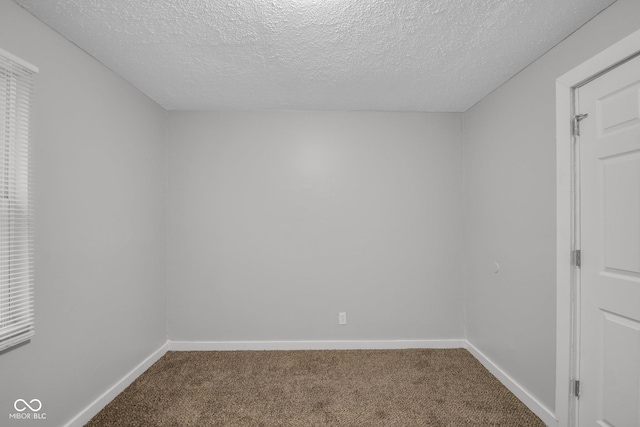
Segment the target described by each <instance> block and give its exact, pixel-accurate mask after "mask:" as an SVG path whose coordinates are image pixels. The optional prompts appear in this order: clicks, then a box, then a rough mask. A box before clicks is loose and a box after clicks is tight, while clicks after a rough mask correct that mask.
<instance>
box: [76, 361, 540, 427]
mask: <svg viewBox="0 0 640 427" xmlns="http://www.w3.org/2000/svg"><path fill="white" fill-rule="evenodd" d="M87 426H90V427H98V426H118V427H125V426H141V427H150V426H197V427H204V426H232V427H235V426H305V427H306V426H385V427H388V426H456V427H458V426H510V427H516V426H544V423H543V422H542V421H541V420H540V419H539V418H537V417H536V416H535V415H534V414H533V413H532V412H531V411H530V410H529V409H528V408H527V407H526V406H525V405H524V404H523V403H522V402H520V401H519V400H518V399H517V398H516V397H515V396H514V395H513V394H512V393H511V392H509V391H508V390H507V389H506V388H505V387H504V386H503V385H502V384H501V383H500V382H499V381H498V380H497V379H496V378H495V377H494V376H493V375H491V374H490V373H489V372H488V371H487V370H486V369H485V368H484V367H483V366H482V365H481V364H480V363H479V362H478V361H477V360H476V359H475V358H474V357H473V356H472V355H471V353H469V352H468V351H467V350H464V349H451V350H450V349H446V350H439V349H438V350H431V349H429V350H422V349H419V350H340V351H333V350H331V351H329V350H324V351H229V352H217V351H207V352H204V351H203V352H168V353H167V354H166V355H165V356H163V357H162V358H161V359H160V360H159V361H158V362H156V363H155V364H154V365H153V366H152V367H151V368H149V369H148V370H147V371H146V372H145V373H143V374H142V375H141V376H140V377H139V378H138V379H136V380H135V381H134V382H133V383H132V384H131V385H130V386H129V387H128V388H127V389H126V390H125V391H123V392H122V393H121V394H120V395H118V396H117V397H116V398H115V399H114V400H113V401H112V402H111V403H109V404H108V405H107V406H106V407H105V408H104V409H103V410H102V411H101V412H100V413H98V414H97V415H96V416H95V417H94V418H93V419H92V420H91V421H90V422H89V423H88V424H87Z"/></svg>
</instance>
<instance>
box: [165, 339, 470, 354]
mask: <svg viewBox="0 0 640 427" xmlns="http://www.w3.org/2000/svg"><path fill="white" fill-rule="evenodd" d="M466 344H467V342H466V340H464V339H451V340H355V341H353V340H352V341H349V340H336V341H169V350H173V351H230V350H387V349H389V350H395V349H405V348H466Z"/></svg>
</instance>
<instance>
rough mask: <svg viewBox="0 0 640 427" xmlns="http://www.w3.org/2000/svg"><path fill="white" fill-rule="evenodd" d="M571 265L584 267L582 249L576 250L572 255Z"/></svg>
mask: <svg viewBox="0 0 640 427" xmlns="http://www.w3.org/2000/svg"><path fill="white" fill-rule="evenodd" d="M571 263H572V264H573V265H575V266H576V267H578V268H580V267H582V251H581V250H580V249H576V250H575V251H573V252H572V254H571Z"/></svg>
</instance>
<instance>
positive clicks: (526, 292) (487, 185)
mask: <svg viewBox="0 0 640 427" xmlns="http://www.w3.org/2000/svg"><path fill="white" fill-rule="evenodd" d="M639 28H640V1H638V0H618V1H617V2H616V3H614V4H613V6H611V7H610V8H609V9H607V10H605V11H604V12H603V13H601V14H600V15H598V16H597V17H596V18H594V19H593V20H592V21H590V22H589V23H588V24H586V25H585V26H584V27H582V28H581V29H580V30H579V31H577V32H576V33H574V34H573V35H572V36H571V37H569V38H568V39H566V40H565V41H564V42H562V43H560V44H559V45H558V46H556V47H555V48H554V49H552V50H551V51H549V52H548V53H547V54H545V55H544V56H542V57H541V58H540V59H538V60H537V61H536V62H534V63H533V64H532V65H530V66H529V67H528V68H526V69H525V70H524V71H522V72H521V73H520V74H518V75H517V76H516V77H515V78H513V79H511V80H510V81H509V82H507V83H506V84H505V85H503V86H501V87H500V88H499V89H497V90H496V91H495V92H493V93H492V94H491V95H489V96H487V97H486V98H484V99H483V100H482V101H480V102H479V103H478V104H476V105H475V106H474V107H473V108H471V109H469V110H468V111H467V112H466V113H465V114H464V116H463V120H464V182H465V184H464V185H465V191H464V200H465V201H464V224H465V235H464V248H465V258H464V265H465V269H466V271H465V279H464V280H465V292H466V295H465V297H466V299H465V307H466V319H467V338H468V340H469V341H470V342H471V343H472V344H474V345H475V346H476V347H477V348H478V349H480V351H482V352H483V353H485V354H486V355H487V356H488V357H489V358H490V359H491V360H493V361H494V362H495V363H496V364H498V365H499V366H500V367H501V368H502V369H503V370H504V371H506V372H507V373H508V374H509V375H511V376H512V377H513V378H514V379H515V380H516V381H517V382H519V383H520V384H521V385H522V386H524V387H525V388H526V389H528V390H529V392H530V393H532V394H533V396H535V397H536V398H538V399H539V400H540V401H541V402H542V403H543V404H544V405H545V406H547V407H548V408H549V409H550V410H551V411H552V412H553V411H554V408H555V357H556V355H555V341H556V333H555V331H556V323H555V322H556V304H555V296H556V282H555V273H556V264H555V260H556V246H555V245H556V234H555V229H556V225H555V224H556V211H555V209H556V206H555V197H556V191H555V189H556V181H555V179H556V177H555V168H556V163H555V162H556V158H555V143H556V142H555V80H556V79H557V78H558V77H560V76H561V75H562V74H564V73H566V72H567V71H569V70H571V69H572V68H574V67H575V66H577V65H579V64H580V63H582V62H584V61H585V60H587V59H588V58H590V57H592V56H593V55H595V54H596V53H598V52H600V51H602V50H603V49H605V48H606V47H608V46H610V45H612V44H613V43H615V42H616V41H618V40H620V39H622V38H623V37H624V36H626V35H628V34H630V33H632V32H634V31H635V30H638V29H639ZM494 261H497V262H498V263H499V264H500V265H501V267H502V269H501V271H500V273H498V274H495V273H494V272H493V262H494Z"/></svg>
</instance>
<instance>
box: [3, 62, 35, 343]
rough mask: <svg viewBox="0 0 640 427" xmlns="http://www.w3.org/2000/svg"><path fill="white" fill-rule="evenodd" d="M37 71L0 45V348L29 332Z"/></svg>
mask: <svg viewBox="0 0 640 427" xmlns="http://www.w3.org/2000/svg"><path fill="white" fill-rule="evenodd" d="M37 72H38V70H37V68H35V67H33V66H32V65H30V64H27V63H26V62H24V61H22V60H20V59H19V58H16V57H15V56H13V55H11V54H10V53H8V52H5V51H4V50H2V49H0V351H2V350H4V349H7V348H9V347H11V346H14V345H16V344H19V343H21V342H23V341H26V340H28V339H29V338H31V337H32V336H33V335H34V325H33V323H34V314H33V232H32V225H33V224H32V220H31V197H30V188H31V185H30V179H29V115H30V103H31V94H32V92H33V77H34V75H35V73H37Z"/></svg>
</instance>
